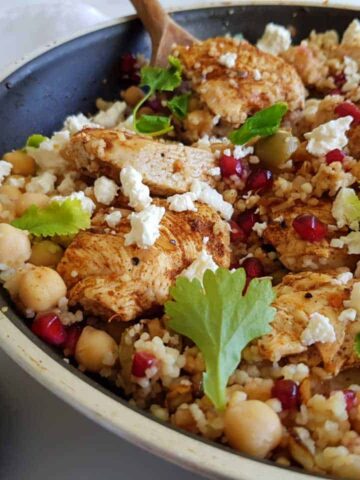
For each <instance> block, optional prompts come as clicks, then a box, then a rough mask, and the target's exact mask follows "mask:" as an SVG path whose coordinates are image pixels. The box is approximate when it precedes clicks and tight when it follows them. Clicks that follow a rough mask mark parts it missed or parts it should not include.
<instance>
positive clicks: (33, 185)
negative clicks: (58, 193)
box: [25, 172, 56, 194]
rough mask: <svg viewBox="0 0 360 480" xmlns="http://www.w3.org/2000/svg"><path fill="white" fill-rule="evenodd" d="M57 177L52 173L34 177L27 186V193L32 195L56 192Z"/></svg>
mask: <svg viewBox="0 0 360 480" xmlns="http://www.w3.org/2000/svg"><path fill="white" fill-rule="evenodd" d="M55 182H56V176H55V175H54V174H52V173H50V172H44V173H41V174H40V175H37V176H36V177H32V179H31V180H30V182H29V183H28V184H27V185H26V188H25V189H26V191H27V192H30V193H45V194H47V193H50V192H52V191H53V190H54V186H55Z"/></svg>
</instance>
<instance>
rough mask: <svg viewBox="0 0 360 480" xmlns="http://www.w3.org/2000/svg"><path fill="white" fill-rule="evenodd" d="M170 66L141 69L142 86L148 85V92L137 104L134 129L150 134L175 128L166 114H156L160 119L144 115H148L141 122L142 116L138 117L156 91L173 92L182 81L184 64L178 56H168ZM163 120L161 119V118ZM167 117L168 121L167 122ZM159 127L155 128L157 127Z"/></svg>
mask: <svg viewBox="0 0 360 480" xmlns="http://www.w3.org/2000/svg"><path fill="white" fill-rule="evenodd" d="M168 60H169V67H168V68H161V67H151V66H146V67H143V68H142V69H141V82H140V86H141V87H148V92H147V94H146V95H145V96H144V97H143V98H142V99H141V100H140V102H139V103H138V104H137V105H136V106H135V108H134V111H133V116H134V129H135V131H136V132H138V133H145V134H148V135H152V136H155V135H163V134H164V133H167V132H169V131H170V130H172V129H173V127H172V126H171V124H170V118H167V117H164V116H157V117H156V116H155V118H157V119H158V120H156V121H155V120H149V117H150V115H142V117H144V116H145V117H147V118H145V119H144V120H143V122H141V118H142V117H140V119H138V118H137V113H138V111H139V109H140V108H141V106H142V105H143V104H144V103H145V102H146V101H147V100H148V99H149V98H150V97H151V96H152V95H153V94H154V93H155V92H172V91H173V90H175V88H177V87H178V86H179V85H180V83H181V74H182V66H181V63H180V60H179V59H178V58H175V57H172V56H171V55H170V56H169V58H168ZM160 118H161V119H162V120H159V119H160ZM165 118H167V122H165V120H164V119H165ZM157 126H158V128H155V127H157Z"/></svg>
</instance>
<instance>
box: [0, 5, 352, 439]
mask: <svg viewBox="0 0 360 480" xmlns="http://www.w3.org/2000/svg"><path fill="white" fill-rule="evenodd" d="M357 16H359V11H355V10H342V9H331V8H311V7H296V6H292V7H288V6H269V5H267V6H241V7H231V8H230V7H221V8H210V9H199V10H192V11H185V12H181V13H177V14H175V15H174V18H175V19H176V20H177V21H178V22H179V23H180V24H182V25H183V26H184V27H186V28H187V29H188V30H189V31H190V32H191V33H193V34H194V35H195V36H196V37H198V38H207V37H211V36H216V35H225V34H226V33H228V32H229V33H231V34H235V33H240V32H241V33H243V35H244V36H245V38H246V39H248V40H250V41H256V39H257V38H258V37H259V36H260V35H261V33H262V32H263V30H264V27H265V25H266V24H267V23H269V22H275V23H280V24H282V25H285V26H288V25H292V26H294V27H295V31H296V37H295V42H298V41H300V40H301V39H302V38H304V37H306V36H307V35H308V34H309V33H310V31H311V30H313V29H316V30H317V31H325V30H328V29H335V30H337V31H338V32H342V31H343V30H344V29H345V28H346V27H347V25H348V24H349V23H350V21H351V20H352V19H353V18H355V17H357ZM125 52H132V53H138V52H141V53H144V54H145V55H146V56H149V53H150V44H149V40H148V37H147V35H146V34H145V33H144V31H143V29H142V26H141V24H140V22H139V21H137V20H132V21H129V22H127V23H122V24H119V25H115V26H111V27H107V28H103V29H101V30H98V31H96V32H93V33H90V34H87V35H85V36H82V37H80V38H77V39H75V40H72V41H70V42H67V43H65V44H62V45H60V46H58V47H56V48H54V49H52V50H50V51H48V52H47V53H44V54H43V55H41V56H40V57H37V58H35V59H34V60H32V61H31V62H29V63H27V64H26V65H24V66H22V67H21V68H19V69H18V70H17V71H16V72H15V73H13V74H11V75H10V76H9V77H8V78H6V79H4V80H3V81H2V82H1V83H0V156H1V155H2V154H3V153H4V152H6V151H8V150H10V149H13V148H15V147H21V146H23V145H24V142H25V140H26V138H27V137H28V136H29V135H30V134H32V133H42V134H45V135H48V134H51V132H53V131H54V130H56V129H59V128H60V127H61V125H62V122H63V120H64V118H65V117H66V116H67V115H70V114H74V113H78V112H84V113H90V112H93V111H94V100H95V99H96V98H97V97H99V96H102V97H104V98H106V99H117V98H119V91H120V89H121V87H122V85H121V82H120V78H119V68H118V67H119V58H120V56H121V54H122V53H125ZM0 158H1V157H0ZM4 305H9V298H8V296H7V295H6V293H5V292H4V291H3V290H0V307H2V306H4ZM7 316H8V317H9V318H10V319H11V320H12V321H13V323H14V324H15V325H16V326H17V327H18V328H19V329H20V330H21V331H22V332H24V333H25V334H26V335H27V336H28V337H30V338H31V339H32V340H33V341H34V342H35V343H36V344H37V345H38V346H40V348H42V349H43V350H44V351H46V352H47V353H48V354H49V355H50V356H52V357H53V358H54V359H56V360H57V361H59V362H61V363H62V364H63V365H64V368H68V369H71V370H72V371H73V373H74V374H75V375H78V376H80V377H81V378H82V379H83V380H84V381H87V382H88V383H90V384H92V385H96V386H97V388H99V389H101V390H102V391H104V392H106V393H107V394H108V395H111V396H113V397H114V398H117V400H118V401H120V402H124V400H122V399H121V398H120V397H118V396H116V397H115V395H114V392H111V391H110V390H109V389H108V388H105V387H106V386H104V385H103V384H102V385H100V384H99V383H98V382H95V380H96V379H89V377H87V376H85V375H83V374H81V373H80V372H78V370H77V369H76V368H74V367H72V366H71V365H66V364H65V363H64V362H63V361H62V358H61V356H60V355H58V354H57V353H56V352H55V351H52V350H51V349H50V348H49V347H48V346H46V345H44V344H43V343H42V342H41V341H40V340H38V339H37V338H36V337H35V336H34V335H33V334H32V333H31V332H30V330H29V329H28V327H27V325H26V323H25V322H24V321H23V320H22V319H21V318H19V316H17V314H16V312H15V311H14V310H13V309H12V308H11V306H9V311H8V313H7ZM129 408H130V407H129ZM144 415H147V414H146V413H144ZM169 428H171V427H169ZM201 441H204V440H201ZM219 448H224V447H219Z"/></svg>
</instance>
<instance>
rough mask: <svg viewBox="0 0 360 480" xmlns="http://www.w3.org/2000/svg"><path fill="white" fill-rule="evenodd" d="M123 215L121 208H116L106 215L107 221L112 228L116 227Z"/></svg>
mask: <svg viewBox="0 0 360 480" xmlns="http://www.w3.org/2000/svg"><path fill="white" fill-rule="evenodd" d="M121 217H122V215H121V212H120V210H115V211H113V212H111V213H108V214H107V215H105V222H106V223H107V225H108V226H109V227H110V228H115V227H116V226H117V225H119V223H120V220H121Z"/></svg>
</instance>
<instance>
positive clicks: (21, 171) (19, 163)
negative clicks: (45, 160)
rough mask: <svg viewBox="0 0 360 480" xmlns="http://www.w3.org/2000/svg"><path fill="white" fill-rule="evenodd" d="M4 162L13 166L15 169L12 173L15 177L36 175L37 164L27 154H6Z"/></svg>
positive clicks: (18, 151) (17, 151) (16, 151)
mask: <svg viewBox="0 0 360 480" xmlns="http://www.w3.org/2000/svg"><path fill="white" fill-rule="evenodd" d="M4 160H5V161H6V162H9V163H11V164H12V166H13V168H12V170H11V173H12V174H13V175H24V176H28V175H34V173H35V169H36V164H35V160H34V159H33V158H32V157H31V156H30V155H28V154H27V153H25V152H22V151H21V150H15V151H13V152H9V153H6V154H5V155H4Z"/></svg>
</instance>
